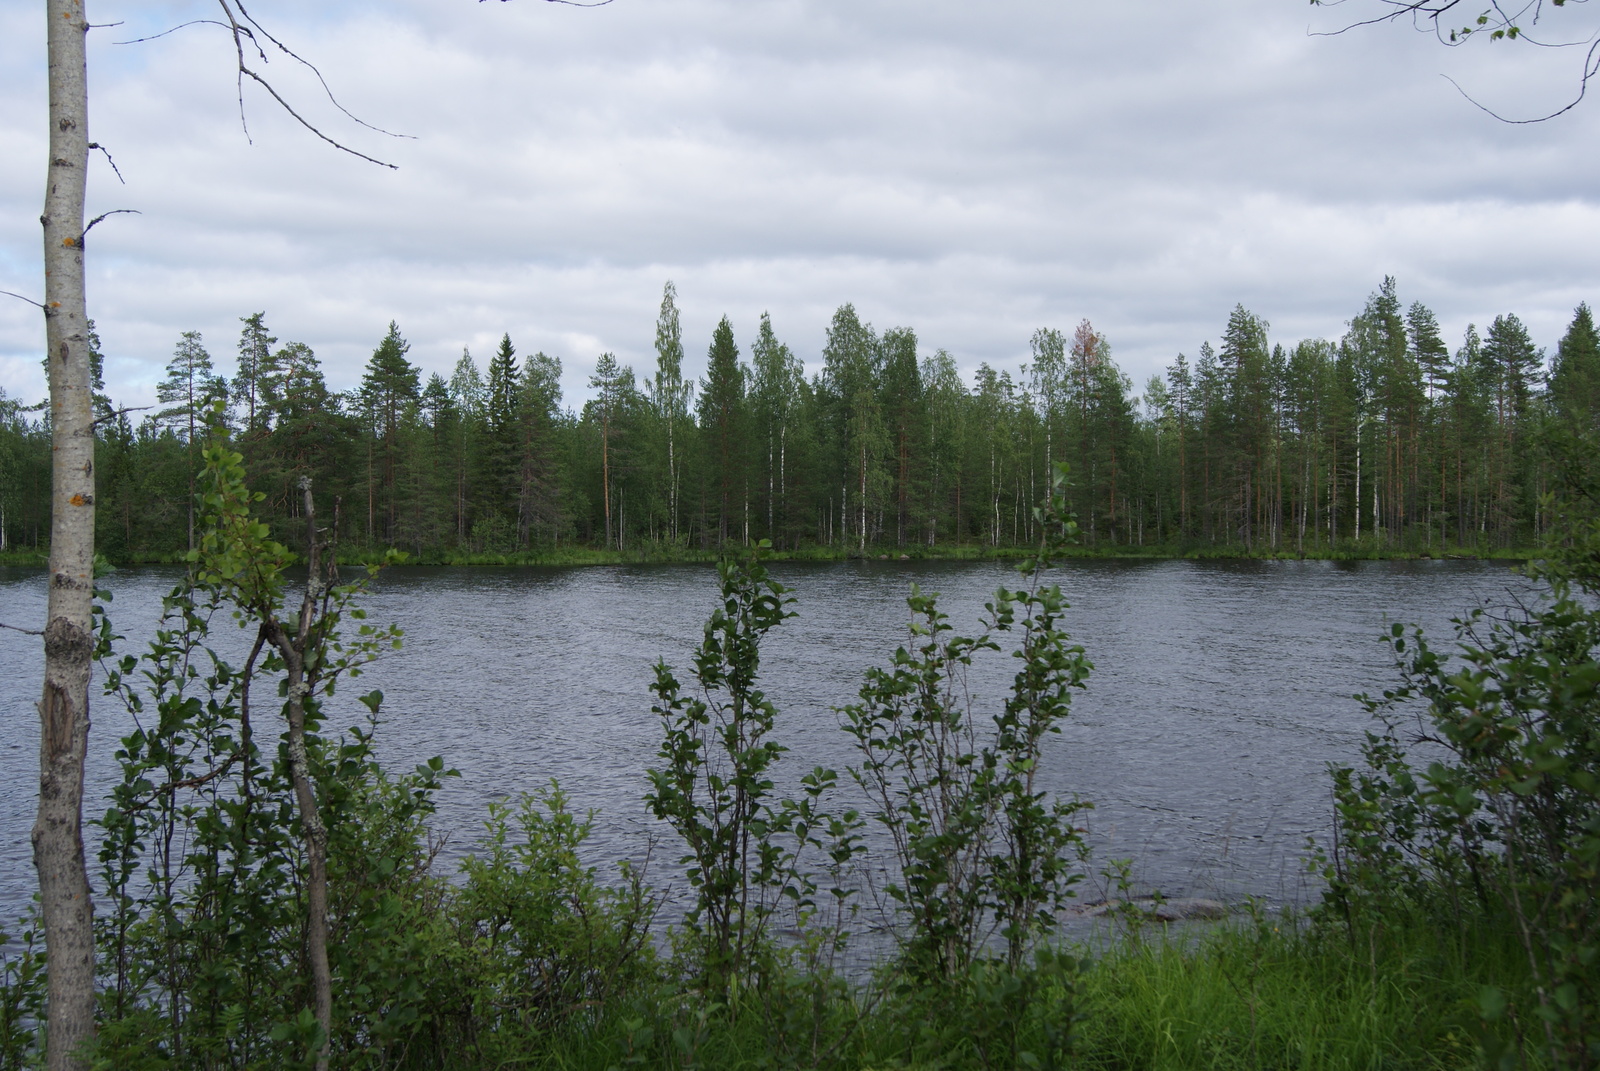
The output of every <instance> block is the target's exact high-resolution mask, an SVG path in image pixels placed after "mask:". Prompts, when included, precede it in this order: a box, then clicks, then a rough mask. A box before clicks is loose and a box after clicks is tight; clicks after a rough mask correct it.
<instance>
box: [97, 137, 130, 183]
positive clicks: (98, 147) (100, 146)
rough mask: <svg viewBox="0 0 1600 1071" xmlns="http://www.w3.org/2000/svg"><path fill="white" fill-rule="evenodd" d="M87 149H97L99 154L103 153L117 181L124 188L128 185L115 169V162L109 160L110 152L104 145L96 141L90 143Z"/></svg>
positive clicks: (120, 173)
mask: <svg viewBox="0 0 1600 1071" xmlns="http://www.w3.org/2000/svg"><path fill="white" fill-rule="evenodd" d="M89 148H91V149H99V150H100V151H101V152H103V153H105V154H106V163H108V164H110V165H111V170H112V171H114V172H116V176H117V181H118V182H120V183H122V184H123V185H124V186H126V185H127V184H128V180H127V179H125V178H123V177H122V172H121V171H119V170H118V169H117V162H116V161H115V160H113V159H111V150H110V149H108V148H106V147H105V146H104V145H102V144H100V143H99V142H98V141H91V142H90V143H89Z"/></svg>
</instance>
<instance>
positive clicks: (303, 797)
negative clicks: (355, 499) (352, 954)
mask: <svg viewBox="0 0 1600 1071" xmlns="http://www.w3.org/2000/svg"><path fill="white" fill-rule="evenodd" d="M300 489H301V493H302V494H303V495H304V496H305V514H306V547H307V561H306V588H305V595H304V597H303V598H302V600H301V603H300V620H299V622H298V627H297V629H296V632H295V634H294V635H293V636H290V635H289V634H288V632H287V631H286V630H285V629H284V628H283V626H282V624H280V623H279V621H278V619H277V617H276V616H275V615H274V614H273V613H272V612H271V610H270V608H269V609H268V610H267V611H266V613H265V620H264V622H263V624H262V631H263V632H264V633H265V634H266V637H267V640H268V642H270V643H271V644H272V645H273V647H275V648H277V650H278V653H279V654H280V655H281V656H282V657H283V664H284V671H285V675H286V676H287V677H288V700H289V702H288V709H289V747H288V751H289V769H290V774H291V776H292V778H293V780H294V794H295V803H296V804H297V805H298V807H299V810H300V831H301V836H302V837H303V838H304V842H305V849H306V869H307V871H308V873H307V876H306V958H307V959H308V960H310V962H311V988H312V993H313V995H314V999H315V1001H316V1015H317V1022H318V1023H319V1024H320V1025H321V1026H322V1047H321V1048H320V1049H319V1050H318V1052H317V1061H316V1067H317V1071H327V1067H328V1057H329V1052H330V1042H331V1039H332V1036H333V974H332V971H331V970H330V969H329V967H328V829H327V826H326V825H324V824H323V821H322V815H321V812H320V811H319V810H318V807H317V792H316V785H315V783H314V782H313V780H312V777H311V760H310V755H309V754H308V753H307V751H306V699H307V697H309V696H310V694H311V690H312V688H313V687H314V686H315V684H316V678H317V676H318V675H319V673H320V671H321V669H322V667H321V666H320V665H318V664H312V665H307V662H308V661H312V660H314V659H316V658H317V657H319V652H318V651H317V646H316V640H315V637H314V630H315V628H316V626H317V624H318V618H319V616H320V611H321V610H322V601H323V595H324V594H325V592H326V588H325V586H324V582H323V578H322V566H321V562H320V560H319V558H320V551H321V546H320V545H319V544H318V542H317V511H316V503H315V501H314V500H313V499H312V497H311V480H310V479H309V478H307V477H301V479H300ZM308 655H309V656H310V657H309V658H308Z"/></svg>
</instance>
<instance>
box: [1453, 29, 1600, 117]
mask: <svg viewBox="0 0 1600 1071" xmlns="http://www.w3.org/2000/svg"><path fill="white" fill-rule="evenodd" d="M1597 55H1600V39H1596V40H1595V41H1594V42H1593V43H1592V44H1590V45H1589V54H1588V55H1587V56H1585V57H1584V60H1583V77H1582V78H1581V79H1579V81H1578V95H1577V96H1576V97H1573V98H1572V100H1570V101H1569V102H1567V104H1566V105H1565V106H1564V107H1561V108H1557V109H1556V110H1555V111H1553V112H1551V113H1550V114H1549V115H1541V116H1540V117H1539V118H1537V119H1507V118H1506V117H1505V116H1503V115H1501V114H1500V113H1499V112H1497V111H1495V110H1494V109H1493V108H1490V107H1489V106H1488V105H1486V104H1483V103H1481V102H1479V101H1478V100H1476V99H1475V98H1474V97H1473V96H1472V94H1470V93H1468V92H1467V91H1466V90H1465V89H1462V88H1461V85H1460V83H1458V82H1457V81H1456V80H1455V79H1454V78H1451V77H1450V76H1449V75H1448V74H1441V75H1440V76H1439V77H1440V78H1443V79H1444V80H1445V81H1446V82H1449V83H1450V84H1451V85H1453V86H1455V87H1456V92H1457V93H1460V94H1461V95H1462V96H1463V97H1465V98H1466V99H1467V103H1469V104H1471V105H1472V106H1473V107H1474V108H1477V109H1478V110H1479V111H1481V112H1483V113H1484V114H1485V115H1490V116H1493V117H1494V118H1496V119H1498V120H1500V121H1501V122H1502V123H1506V124H1508V125H1510V126H1526V125H1528V124H1529V123H1542V122H1544V121H1545V120H1547V119H1554V118H1555V117H1556V116H1558V115H1563V114H1565V113H1567V112H1570V111H1571V110H1572V109H1574V108H1576V107H1577V106H1578V104H1579V102H1581V101H1582V100H1583V95H1584V94H1585V93H1587V92H1589V79H1591V78H1593V77H1594V76H1595V75H1596V73H1600V63H1596V62H1595V61H1596V58H1597Z"/></svg>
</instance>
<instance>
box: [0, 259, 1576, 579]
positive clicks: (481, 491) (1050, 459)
mask: <svg viewBox="0 0 1600 1071" xmlns="http://www.w3.org/2000/svg"><path fill="white" fill-rule="evenodd" d="M241 320H242V330H241V332H240V335H239V339H238V343H237V354H236V359H235V370H234V373H233V375H232V376H231V377H226V376H224V375H223V374H222V372H221V369H220V365H219V362H218V360H217V358H216V357H214V356H213V355H212V354H211V353H210V352H208V350H207V348H206V344H205V341H204V339H202V337H201V336H200V334H199V333H196V332H185V333H184V334H183V335H182V337H181V338H180V339H178V341H177V344H176V346H175V348H174V351H173V356H172V359H171V361H170V363H169V364H168V365H167V368H166V378H165V379H164V380H163V381H162V382H161V384H160V385H159V389H158V398H159V405H157V406H155V407H152V408H151V409H149V410H144V411H142V412H132V413H130V412H129V411H124V410H121V409H119V408H118V406H117V404H116V403H115V402H113V401H112V400H111V399H110V398H108V397H104V396H103V395H101V396H99V397H97V402H96V405H97V408H98V410H99V412H98V417H99V421H100V423H99V425H98V429H97V434H98V436H99V462H98V486H97V490H96V495H97V500H98V505H99V509H98V511H97V525H98V531H97V533H96V542H97V546H98V548H99V549H100V551H101V552H102V553H104V554H105V555H106V556H107V557H108V558H109V559H111V560H113V561H125V562H133V561H161V560H175V559H177V558H179V557H181V556H182V555H183V554H184V553H185V552H186V551H187V550H189V549H190V548H191V547H192V546H193V545H194V538H195V535H194V531H195V516H194V507H193V498H192V496H193V491H194V486H195V483H194V481H195V479H196V474H197V472H198V471H199V470H200V467H201V460H200V451H201V445H202V441H203V440H204V438H205V435H206V429H205V424H206V423H207V421H221V422H223V423H225V424H226V425H227V427H228V430H229V432H230V434H231V435H232V438H233V441H234V442H235V444H236V446H237V448H238V449H239V450H240V452H241V453H242V454H243V456H244V459H245V467H246V471H247V472H248V474H249V475H248V478H249V481H250V484H251V486H252V487H253V488H254V489H255V490H258V491H260V492H262V493H263V494H264V500H263V502H262V504H261V507H260V512H261V514H262V516H263V518H264V519H265V520H266V521H267V522H268V523H269V524H270V525H271V526H272V530H273V533H274V536H275V538H277V539H280V540H282V541H283V542H285V543H286V544H287V545H289V546H291V547H292V546H295V545H297V543H298V542H299V541H301V540H300V532H301V529H302V527H303V526H302V524H301V522H300V519H299V509H300V507H299V505H298V503H299V502H300V499H301V496H300V494H299V492H298V486H299V481H300V478H301V477H303V476H309V477H311V479H312V481H313V484H314V485H315V487H316V488H317V491H318V495H319V497H320V496H323V495H326V496H328V497H330V498H337V499H338V500H339V501H340V503H341V507H340V519H339V528H338V533H339V537H340V541H341V542H340V546H341V548H342V551H343V552H347V553H357V554H359V553H363V552H371V551H376V550H378V549H380V548H386V547H394V548H398V549H401V550H404V551H406V552H407V553H408V554H410V555H412V556H413V558H414V559H415V560H421V561H470V560H474V559H479V560H511V559H514V558H517V557H518V556H520V557H521V558H522V559H523V560H539V557H540V555H541V554H543V555H550V554H556V555H559V554H560V553H561V552H562V551H563V550H565V551H567V552H569V553H570V552H574V551H578V550H580V549H582V548H591V549H598V550H609V551H610V552H612V553H618V554H622V555H627V556H633V555H638V556H640V557H648V556H672V555H674V554H679V553H696V552H714V551H716V550H717V549H718V548H721V547H724V546H727V545H733V544H750V543H752V542H754V541H758V540H762V539H766V540H769V541H771V543H772V544H773V545H774V547H776V548H777V549H778V550H779V551H780V552H785V551H787V552H806V551H808V550H809V551H815V552H818V553H825V554H847V553H858V554H864V553H868V552H891V551H893V552H898V553H911V554H916V555H922V554H929V553H956V552H957V551H956V550H954V549H953V548H974V549H981V548H985V547H988V548H1016V547H1026V546H1031V545H1033V544H1035V543H1036V542H1037V539H1038V532H1037V531H1036V530H1035V522H1034V520H1033V515H1034V511H1035V510H1036V508H1037V507H1038V506H1039V505H1041V503H1042V502H1043V500H1044V498H1045V496H1046V493H1047V487H1048V484H1049V478H1048V475H1047V474H1048V473H1050V472H1051V471H1052V465H1053V464H1054V463H1055V462H1061V461H1064V462H1066V463H1067V464H1068V465H1069V466H1070V469H1071V472H1072V486H1071V489H1070V491H1069V497H1070V503H1069V504H1070V506H1071V508H1072V509H1073V510H1074V511H1075V513H1076V515H1077V516H1078V518H1079V520H1080V524H1081V527H1082V538H1083V546H1084V549H1085V550H1087V551H1088V552H1090V553H1094V552H1099V553H1116V552H1118V551H1127V550H1131V549H1134V548H1142V549H1144V550H1145V551H1147V552H1152V553H1157V552H1165V553H1217V554H1244V555H1263V554H1268V555H1270V554H1310V555H1338V554H1358V555H1366V554H1391V553H1392V554H1443V553H1476V554H1483V553H1496V552H1509V551H1514V550H1516V549H1517V548H1521V547H1528V546H1532V545H1534V544H1536V543H1537V542H1538V541H1539V540H1540V538H1542V537H1543V536H1544V535H1545V534H1546V533H1547V531H1548V528H1549V524H1550V518H1549V517H1548V516H1547V515H1546V512H1545V511H1544V510H1543V508H1542V506H1541V502H1542V501H1543V499H1544V496H1545V494H1546V493H1547V492H1548V491H1549V490H1550V486H1551V479H1552V469H1551V466H1552V464H1553V462H1552V460H1551V458H1550V453H1549V451H1547V450H1545V449H1542V448H1540V444H1541V443H1543V442H1544V441H1545V440H1546V438H1547V436H1548V434H1549V433H1550V432H1551V431H1552V429H1555V428H1559V427H1563V426H1573V425H1575V424H1579V425H1581V424H1583V423H1584V422H1586V421H1588V420H1590V419H1591V418H1592V417H1593V415H1594V414H1595V413H1596V412H1597V410H1600V336H1597V334H1596V329H1595V325H1594V319H1593V315H1592V312H1591V310H1590V308H1589V306H1588V305H1587V304H1582V305H1579V306H1578V308H1577V309H1576V310H1575V312H1574V315H1573V318H1572V321H1571V323H1570V325H1569V327H1568V328H1567V330H1566V332H1565V334H1564V335H1563V337H1562V338H1561V340H1560V341H1559V343H1558V345H1557V347H1556V350H1555V352H1554V353H1553V354H1549V355H1546V353H1545V352H1544V351H1543V350H1542V349H1540V348H1538V347H1536V346H1535V345H1534V343H1533V341H1532V339H1531V338H1530V337H1529V333H1528V330H1527V329H1526V327H1525V326H1524V325H1523V323H1522V322H1521V321H1520V320H1519V319H1518V318H1517V317H1516V316H1515V315H1512V314H1506V315H1497V316H1495V317H1494V319H1493V320H1492V321H1491V322H1490V323H1489V324H1488V327H1487V328H1486V329H1485V330H1484V331H1483V332H1482V333H1481V334H1480V332H1479V331H1478V329H1477V328H1476V327H1475V326H1469V327H1468V328H1467V330H1466V332H1465V337H1464V338H1463V340H1462V341H1461V344H1460V345H1459V346H1458V347H1457V348H1456V349H1455V350H1454V352H1453V353H1452V351H1451V348H1450V346H1449V345H1448V344H1447V343H1446V342H1445V340H1444V339H1443V338H1442V337H1441V331H1440V327H1439V324H1438V322H1437V319H1436V317H1435V316H1434V314H1433V313H1432V311H1431V310H1429V309H1428V308H1427V307H1425V306H1424V305H1422V304H1421V303H1417V302H1413V303H1411V304H1410V305H1409V306H1407V305H1405V304H1404V303H1403V302H1402V300H1401V298H1400V296H1399V294H1398V291H1397V286H1396V283H1395V280H1394V279H1393V278H1386V279H1385V280H1384V281H1383V283H1382V285H1381V286H1380V287H1379V289H1378V290H1377V291H1376V292H1375V293H1373V294H1372V295H1371V296H1370V297H1369V298H1368V300H1367V302H1366V304H1365V306H1364V307H1363V308H1362V309H1361V310H1360V311H1359V312H1358V313H1357V314H1356V315H1355V316H1353V317H1352V318H1351V320H1350V321H1349V326H1348V330H1347V332H1346V333H1345V335H1344V336H1343V337H1342V338H1340V339H1338V340H1337V341H1332V340H1326V339H1308V340H1303V341H1299V342H1296V343H1293V344H1292V345H1285V344H1282V343H1271V342H1269V337H1268V330H1269V325H1268V323H1267V322H1266V321H1265V320H1264V319H1262V318H1261V317H1260V316H1257V315H1255V314H1254V313H1252V312H1250V311H1248V310H1246V309H1245V308H1244V307H1242V306H1239V307H1236V308H1235V309H1234V310H1233V311H1232V313H1231V314H1230V315H1229V317H1228V320H1227V323H1226V325H1225V326H1224V328H1223V330H1222V334H1221V338H1220V342H1219V344H1218V345H1217V346H1216V347H1215V348H1213V347H1212V346H1211V344H1209V343H1203V344H1201V345H1200V347H1199V348H1198V350H1197V351H1196V353H1195V355H1194V357H1193V358H1190V357H1189V356H1188V355H1186V354H1182V353H1180V354H1178V355H1177V356H1176V357H1175V358H1174V360H1173V361H1172V362H1171V364H1170V366H1169V367H1168V368H1167V369H1166V370H1165V372H1164V373H1163V374H1158V375H1155V376H1152V377H1151V378H1150V380H1149V381H1148V382H1147V383H1146V384H1144V386H1143V387H1142V389H1141V388H1137V387H1136V386H1135V385H1134V384H1133V382H1132V381H1131V380H1130V378H1129V377H1128V376H1127V375H1126V374H1125V373H1124V372H1123V371H1122V370H1121V369H1120V368H1119V367H1118V365H1117V362H1116V360H1115V359H1114V357H1113V349H1112V344H1111V341H1110V340H1108V339H1107V338H1106V337H1105V336H1104V335H1103V334H1101V333H1100V332H1099V331H1097V330H1096V329H1095V328H1094V326H1093V325H1092V324H1091V323H1090V322H1089V321H1088V320H1084V321H1083V322H1082V323H1080V324H1079V325H1078V326H1077V328H1076V329H1074V330H1073V331H1072V332H1071V333H1070V334H1067V333H1065V332H1063V331H1060V330H1056V329H1053V328H1041V329H1040V330H1038V331H1036V332H1035V333H1034V335H1033V337H1032V338H1031V340H1030V350H1031V352H1030V359H1029V360H1028V361H1027V362H1026V363H1025V364H1024V365H1022V367H1021V369H1020V374H1019V375H1016V376H1013V375H1012V374H1011V373H1009V372H1007V371H997V370H995V369H994V368H991V367H990V366H989V365H987V364H983V365H980V366H979V367H978V369H977V371H976V373H975V375H974V376H973V377H972V379H971V381H970V382H969V381H968V380H967V379H966V378H965V377H964V376H963V375H962V373H961V371H960V369H959V367H958V364H957V360H956V358H955V357H954V356H953V355H951V354H950V353H948V352H947V351H945V350H942V349H940V350H935V351H934V352H932V353H931V354H927V353H924V352H923V351H922V350H921V349H920V348H919V343H918V338H917V335H916V332H915V331H914V330H913V329H911V328H905V327H895V328H890V329H887V330H884V331H881V332H880V331H878V330H875V329H874V328H873V326H872V325H871V324H869V323H865V322H863V321H862V319H861V318H860V316H859V315H858V314H857V312H856V310H855V308H854V306H852V305H849V304H846V305H843V306H841V307H840V308H839V309H838V310H837V311H836V312H835V313H834V315H833V318H832V321H831V323H830V324H829V326H828V329H827V336H826V344H825V346H824V348H823V351H822V354H821V371H820V373H818V374H816V375H814V376H812V377H810V378H807V376H806V375H805V374H804V365H803V364H802V362H801V360H800V359H799V358H798V357H797V356H796V355H795V353H794V352H793V351H792V350H791V349H790V348H789V347H788V346H787V345H785V344H784V343H783V342H782V341H780V339H779V337H778V335H777V332H776V330H775V328H774V327H773V324H772V322H771V320H770V318H769V317H768V316H766V315H763V316H762V318H761V321H760V324H759V326H758V327H757V329H756V331H755V336H754V339H753V340H750V341H748V343H747V349H746V350H745V351H741V347H740V345H739V342H738V341H737V340H736V338H735V334H734V329H733V325H732V324H731V323H730V322H729V320H728V319H727V318H726V317H724V318H723V319H722V321H721V322H720V323H719V324H718V325H717V328H716V330H715V331H714V332H713V335H712V339H711V344H710V347H709V349H708V352H707V359H706V367H707V371H706V374H705V377H704V378H703V379H700V380H698V381H696V380H694V379H693V378H686V377H685V374H684V370H683V366H684V343H683V332H682V328H681V324H680V316H679V309H678V305H677V295H676V291H675V289H674V287H673V285H672V284H671V283H670V282H669V283H667V284H666V287H665V290H664V293H663V298H662V302H661V308H660V315H659V318H658V320H657V327H656V339H655V351H656V355H657V358H656V366H655V369H654V370H653V372H651V373H650V374H649V375H640V374H638V373H636V372H635V371H634V370H633V369H632V368H630V367H628V366H626V365H622V364H620V363H619V362H618V361H617V359H616V358H615V357H614V356H613V355H611V354H609V353H608V354H603V355H601V356H600V358H599V360H598V362H597V364H596V368H595V373H594V375H593V376H592V377H591V378H590V381H589V385H590V387H591V389H592V392H593V395H592V397H591V398H590V399H589V400H587V401H585V402H583V404H582V405H581V407H579V408H576V409H575V408H573V407H572V406H571V405H569V404H567V402H566V401H565V400H564V399H563V397H562V392H561V387H560V380H561V360H560V358H559V357H552V356H549V355H546V354H544V353H534V354H531V355H526V354H519V353H518V351H517V348H516V345H515V343H514V342H513V341H512V339H511V338H510V336H509V335H507V336H504V337H503V338H502V339H501V341H500V345H499V347H498V349H497V350H496V351H495V352H494V353H493V354H491V355H490V356H489V357H488V360H487V364H486V366H480V364H479V362H478V359H477V358H475V357H474V356H473V355H472V354H471V353H470V352H467V351H465V350H463V352H462V354H461V357H460V359H459V361H457V363H456V365H455V368H454V370H453V372H452V374H451V375H450V376H449V378H448V379H447V378H445V377H444V376H442V375H439V374H434V375H432V376H430V377H428V378H427V379H426V381H424V379H423V377H422V374H421V371H420V370H419V368H418V367H417V366H416V365H414V364H413V363H412V362H411V361H410V359H409V358H408V356H407V354H408V350H409V345H408V343H407V341H406V339H405V337H404V335H403V334H402V332H401V329H400V327H399V325H398V324H395V323H391V324H390V325H389V329H388V332H387V334H386V335H385V336H384V337H383V338H382V339H381V340H380V341H379V342H378V344H377V346H376V347H375V349H374V350H373V353H372V357H371V360H370V361H369V362H368V363H367V365H366V368H365V371H364V374H363V376H362V379H361V382H360V385H359V386H357V387H356V388H354V389H352V390H350V391H346V392H342V393H341V392H339V391H336V390H333V389H330V387H329V386H328V384H327V382H326V380H325V378H324V375H323V372H322V370H321V368H320V366H319V362H318V360H317V357H316V354H315V352H314V351H313V349H312V347H311V346H309V345H307V344H305V343H302V342H285V343H282V344H281V345H280V344H279V340H278V339H277V338H275V337H274V336H273V334H272V333H271V329H270V328H269V326H268V323H267V319H266V316H265V314H264V313H255V314H253V315H249V316H245V317H242V318H241ZM95 357H96V367H97V368H98V367H99V364H100V363H101V360H102V358H101V357H100V355H99V353H98V346H97V347H96V354H95ZM97 382H98V373H97ZM101 389H102V390H103V387H102V388H101ZM49 456H50V445H49V426H48V414H47V413H45V412H44V405H43V403H40V404H38V405H33V406H28V405H25V404H23V402H22V400H20V399H9V398H6V397H5V396H4V395H3V394H0V550H11V551H27V550H29V549H40V548H42V547H43V545H44V544H45V543H46V542H47V541H48V529H49V524H48V518H49V486H50V483H49Z"/></svg>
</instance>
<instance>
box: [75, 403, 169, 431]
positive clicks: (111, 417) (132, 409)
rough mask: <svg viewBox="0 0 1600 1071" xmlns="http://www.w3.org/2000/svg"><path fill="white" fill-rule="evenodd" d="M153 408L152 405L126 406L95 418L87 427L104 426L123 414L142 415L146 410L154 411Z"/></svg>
mask: <svg viewBox="0 0 1600 1071" xmlns="http://www.w3.org/2000/svg"><path fill="white" fill-rule="evenodd" d="M154 408H155V406H153V405H130V406H126V407H124V408H122V409H118V410H117V411H115V412H113V413H107V414H106V415H105V416H103V417H96V418H95V419H94V420H92V421H90V423H89V426H90V427H91V428H92V427H95V426H97V425H100V424H104V423H105V422H106V421H108V420H115V419H117V418H118V417H119V416H122V415H123V414H124V413H142V412H144V411H145V410H146V409H154Z"/></svg>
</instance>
